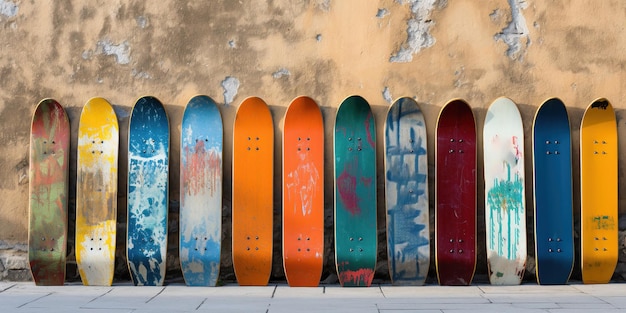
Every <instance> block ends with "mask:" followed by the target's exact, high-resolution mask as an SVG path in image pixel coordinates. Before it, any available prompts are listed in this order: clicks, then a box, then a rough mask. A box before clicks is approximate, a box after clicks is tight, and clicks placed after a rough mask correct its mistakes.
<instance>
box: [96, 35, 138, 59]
mask: <svg viewBox="0 0 626 313" xmlns="http://www.w3.org/2000/svg"><path fill="white" fill-rule="evenodd" d="M96 53H99V54H104V55H114V56H115V60H116V62H117V63H118V64H128V63H130V46H129V45H128V41H124V42H122V43H121V44H119V45H114V44H113V43H112V42H111V41H110V40H108V39H106V40H100V41H98V44H97V45H96Z"/></svg>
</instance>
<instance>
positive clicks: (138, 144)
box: [126, 97, 170, 286]
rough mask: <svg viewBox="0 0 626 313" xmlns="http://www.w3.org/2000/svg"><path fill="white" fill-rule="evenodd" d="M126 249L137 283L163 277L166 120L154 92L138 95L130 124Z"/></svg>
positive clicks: (155, 283)
mask: <svg viewBox="0 0 626 313" xmlns="http://www.w3.org/2000/svg"><path fill="white" fill-rule="evenodd" d="M128 137H129V139H128V229H127V232H128V233H127V242H126V248H127V250H126V253H127V255H126V256H127V259H128V267H129V270H130V274H131V277H132V280H133V283H134V284H135V285H146V286H161V285H163V281H164V279H165V262H166V252H167V212H168V175H169V167H168V165H169V162H168V160H169V138H170V137H169V122H168V119H167V114H166V112H165V108H164V107H163V105H162V104H161V102H159V100H158V99H156V98H154V97H143V98H140V99H139V100H137V103H135V106H134V107H133V110H132V112H131V116H130V126H129V129H128Z"/></svg>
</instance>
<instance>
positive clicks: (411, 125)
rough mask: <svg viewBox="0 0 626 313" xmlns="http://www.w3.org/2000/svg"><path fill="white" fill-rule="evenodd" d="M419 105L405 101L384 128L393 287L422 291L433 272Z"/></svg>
mask: <svg viewBox="0 0 626 313" xmlns="http://www.w3.org/2000/svg"><path fill="white" fill-rule="evenodd" d="M427 140H428V138H427V135H426V123H425V121H424V115H423V114H422V111H421V110H420V108H419V106H418V104H417V102H415V100H413V99H411V98H400V99H398V100H397V101H396V102H394V103H393V104H392V105H391V107H390V108H389V111H388V112H387V120H386V123H385V199H386V208H387V252H388V256H389V259H388V260H389V272H390V275H391V281H392V283H393V284H394V285H423V284H424V282H425V280H426V276H428V268H429V266H430V227H429V223H430V220H429V213H428V207H429V201H428V153H427V149H428V145H427Z"/></svg>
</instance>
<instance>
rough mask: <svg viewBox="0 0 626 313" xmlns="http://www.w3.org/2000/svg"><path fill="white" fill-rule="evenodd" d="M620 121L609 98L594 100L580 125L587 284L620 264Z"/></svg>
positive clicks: (598, 280) (605, 277)
mask: <svg viewBox="0 0 626 313" xmlns="http://www.w3.org/2000/svg"><path fill="white" fill-rule="evenodd" d="M617 145H618V143H617V124H616V120H615V112H614V111H613V107H612V106H611V103H609V101H607V100H606V99H602V98H600V99H596V100H595V101H593V102H592V103H591V104H590V105H589V107H587V110H586V111H585V114H584V116H583V121H582V125H581V127H580V192H581V196H580V198H581V206H580V214H581V217H580V223H581V226H580V228H581V241H580V242H581V249H580V251H581V267H582V269H581V270H582V279H583V283H585V284H598V283H608V282H609V280H611V277H612V276H613V272H614V271H615V266H616V265H617V255H618V242H617V240H618V234H617V231H618V223H617V214H618V207H617V188H618V187H617V166H618V165H617V164H618V152H617Z"/></svg>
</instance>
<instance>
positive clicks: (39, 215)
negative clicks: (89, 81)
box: [28, 99, 70, 286]
mask: <svg viewBox="0 0 626 313" xmlns="http://www.w3.org/2000/svg"><path fill="white" fill-rule="evenodd" d="M69 147H70V123H69V121H68V119H67V114H66V113H65V110H64V109H63V107H61V105H60V104H59V103H58V102H56V101H55V100H52V99H44V100H42V101H41V102H39V104H38V105H37V108H36V109H35V114H34V115H33V119H32V124H31V132H30V169H29V181H30V185H29V198H30V201H29V223H28V261H29V264H30V269H31V273H32V275H33V279H34V280H35V283H36V284H37V285H38V286H54V285H63V284H64V282H65V258H66V253H67V247H66V245H67V198H68V193H67V191H68V190H67V189H68V187H67V186H68V177H69V172H68V168H69V166H68V165H69V164H68V163H69V150H70V149H69Z"/></svg>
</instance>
